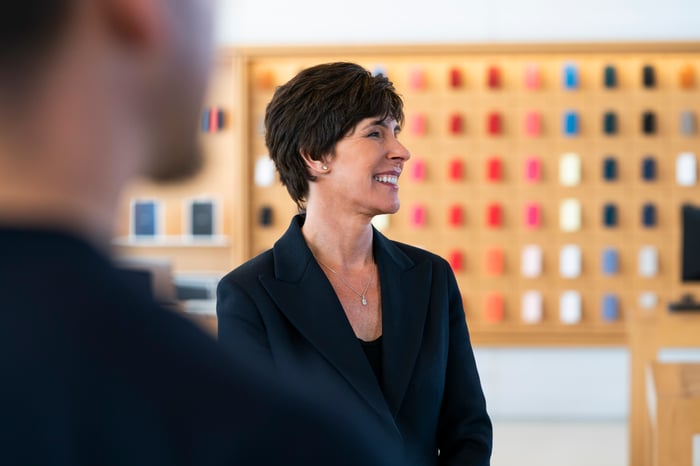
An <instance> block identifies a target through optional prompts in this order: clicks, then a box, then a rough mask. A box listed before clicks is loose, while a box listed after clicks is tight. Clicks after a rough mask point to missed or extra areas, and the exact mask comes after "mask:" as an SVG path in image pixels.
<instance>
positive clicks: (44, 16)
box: [0, 0, 76, 87]
mask: <svg viewBox="0 0 700 466" xmlns="http://www.w3.org/2000/svg"><path fill="white" fill-rule="evenodd" d="M75 3H76V0H21V1H18V2H9V3H8V6H7V7H5V8H3V12H2V14H1V15H0V81H1V82H2V84H11V85H19V86H24V87H27V86H28V83H27V81H31V80H32V75H33V74H36V73H37V69H36V68H37V67H38V66H41V64H42V63H43V62H44V60H45V59H46V58H47V56H48V55H49V54H50V52H51V50H52V47H54V46H55V44H56V42H58V40H59V38H60V37H61V34H62V33H63V32H64V29H65V28H66V26H67V25H68V22H69V18H70V14H71V13H72V10H73V8H74V7H75Z"/></svg>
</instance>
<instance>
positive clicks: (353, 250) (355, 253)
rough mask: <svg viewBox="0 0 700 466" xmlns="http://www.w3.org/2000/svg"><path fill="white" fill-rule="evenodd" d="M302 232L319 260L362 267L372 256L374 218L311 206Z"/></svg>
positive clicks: (342, 268) (353, 268)
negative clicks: (348, 214) (372, 224)
mask: <svg viewBox="0 0 700 466" xmlns="http://www.w3.org/2000/svg"><path fill="white" fill-rule="evenodd" d="M301 231H302V234H303V235H304V239H305V240H306V244H308V245H309V248H310V249H311V252H312V253H313V254H314V256H315V257H316V259H317V260H319V261H320V262H323V263H324V264H326V265H329V266H331V267H333V268H335V267H337V268H339V269H340V270H344V271H348V270H357V269H362V268H364V267H365V266H367V265H370V264H372V263H373V262H374V259H373V258H372V237H373V233H372V226H371V219H370V218H368V217H366V216H360V215H354V216H345V215H342V214H339V213H337V212H333V211H331V210H328V209H316V208H315V206H313V205H309V206H307V210H306V220H305V222H304V226H303V227H302V230H301Z"/></svg>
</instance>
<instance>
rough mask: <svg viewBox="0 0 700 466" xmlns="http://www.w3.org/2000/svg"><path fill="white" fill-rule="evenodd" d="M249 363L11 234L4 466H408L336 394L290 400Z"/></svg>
mask: <svg viewBox="0 0 700 466" xmlns="http://www.w3.org/2000/svg"><path fill="white" fill-rule="evenodd" d="M241 354H245V359H243V358H242V357H228V356H226V354H225V352H224V351H222V350H221V348H220V347H218V346H217V344H216V342H214V341H213V340H212V339H211V338H209V336H207V335H206V334H204V333H203V332H202V331H201V330H199V329H197V328H195V327H194V325H193V324H192V323H190V322H189V321H187V320H185V318H183V317H181V316H179V315H177V314H176V313H175V312H172V311H168V310H166V309H163V308H161V307H159V306H158V305H157V304H155V303H154V302H153V300H152V299H150V298H149V297H148V295H147V293H146V292H144V291H139V290H138V289H135V288H133V287H132V286H130V285H129V284H128V282H127V281H125V280H124V277H123V275H121V274H120V273H119V272H118V271H117V270H116V269H115V268H114V267H113V265H112V264H111V263H110V261H109V259H108V258H107V257H105V256H104V255H103V254H102V253H101V252H99V251H97V250H96V249H94V248H93V247H91V246H90V245H88V244H87V243H86V242H84V241H82V240H80V239H78V238H75V237H73V236H70V235H66V234H62V233H57V232H49V231H37V230H26V229H25V230H21V229H11V228H3V227H2V226H0V374H2V375H1V376H0V378H1V380H2V383H0V413H2V414H1V415H0V452H2V453H1V454H2V464H7V465H23V464H51V465H55V466H82V465H95V464H99V465H104V466H116V465H119V466H122V465H124V466H125V465H134V464H149V465H158V466H159V465H168V466H181V465H182V466H184V465H197V466H220V465H229V464H236V465H245V466H247V465H279V464H285V465H290V464H294V465H304V466H307V465H310V464H313V465H329V464H343V465H346V466H350V465H358V464H362V465H365V464H372V465H385V464H392V465H393V464H405V463H403V462H402V461H398V460H397V461H394V458H393V457H392V450H391V444H389V450H388V451H387V449H385V448H384V447H383V446H382V447H381V448H379V447H377V448H376V450H375V449H373V440H374V435H378V434H377V433H376V431H375V430H373V429H372V428H371V427H372V426H371V425H370V426H369V427H370V428H369V431H370V432H367V433H365V431H366V430H368V426H367V425H366V423H364V422H363V418H358V416H359V415H358V414H355V413H356V412H357V411H359V410H358V409H356V408H355V407H353V406H351V405H347V404H346V403H344V402H343V401H342V400H340V401H339V400H338V398H337V395H333V396H332V397H329V396H328V395H326V397H325V398H324V397H323V393H325V394H330V393H333V391H332V389H331V387H326V386H322V387H321V389H322V392H321V394H317V395H315V398H314V399H311V397H310V396H306V395H304V393H305V392H304V390H303V389H302V387H301V386H300V385H299V384H297V383H296V382H295V383H292V384H291V385H292V392H291V394H290V391H289V390H290V387H289V385H290V382H293V380H292V379H289V378H285V379H284V381H280V380H279V377H280V375H276V376H275V377H274V378H273V377H272V376H270V375H269V372H270V371H269V369H266V368H267V366H264V361H262V360H261V359H259V358H256V357H255V356H254V355H253V354H251V353H241ZM262 370H267V372H268V373H267V374H265V373H262ZM317 383H319V384H321V382H317ZM328 413H333V414H332V417H331V418H329V415H328ZM338 416H341V417H342V420H341V419H340V418H338ZM338 426H341V427H338ZM348 434H350V435H349V438H346V437H348ZM290 460H291V461H290Z"/></svg>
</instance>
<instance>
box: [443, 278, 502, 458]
mask: <svg viewBox="0 0 700 466" xmlns="http://www.w3.org/2000/svg"><path fill="white" fill-rule="evenodd" d="M446 268H447V281H448V286H447V288H448V295H449V339H450V340H449V349H448V356H447V373H446V380H445V392H444V398H443V403H442V407H441V412H440V420H439V424H438V448H439V449H440V457H439V462H438V464H439V465H440V466H458V465H459V466H464V465H469V466H488V465H489V464H490V458H491V446H492V440H493V435H492V427H491V419H490V418H489V415H488V413H487V412H486V400H485V399H484V394H483V391H482V389H481V381H480V379H479V373H478V372H477V368H476V362H475V360H474V353H473V351H472V346H471V342H470V341H469V332H468V330H467V324H466V320H465V316H464V308H463V305H462V296H461V294H460V292H459V288H458V287H457V281H456V280H455V277H454V274H453V273H452V270H451V269H450V268H449V266H447V265H446Z"/></svg>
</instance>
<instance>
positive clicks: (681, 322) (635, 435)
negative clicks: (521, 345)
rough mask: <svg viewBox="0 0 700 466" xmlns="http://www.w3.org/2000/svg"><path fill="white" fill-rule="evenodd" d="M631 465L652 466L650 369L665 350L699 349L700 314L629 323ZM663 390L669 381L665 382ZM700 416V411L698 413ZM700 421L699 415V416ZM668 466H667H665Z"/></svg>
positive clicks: (661, 315) (638, 319)
mask: <svg viewBox="0 0 700 466" xmlns="http://www.w3.org/2000/svg"><path fill="white" fill-rule="evenodd" d="M629 340H630V365H631V367H630V377H631V381H630V382H631V383H630V387H631V396H630V402H631V405H630V419H629V426H630V465H631V466H650V465H652V464H653V463H652V457H653V456H652V431H651V424H650V421H649V416H648V409H647V408H648V404H647V402H648V398H649V395H650V393H649V390H648V383H647V372H648V368H649V367H650V366H651V365H652V364H654V362H655V361H656V360H657V357H658V354H659V351H660V350H662V349H664V348H695V349H697V348H700V314H697V313H696V314H690V313H679V314H668V313H659V314H657V315H646V314H644V313H639V314H637V315H635V318H634V319H633V320H632V321H631V322H630V328H629ZM662 383H663V384H665V385H663V387H664V389H666V387H668V385H667V384H668V383H669V382H667V381H664V382H662ZM699 412H700V411H699ZM697 417H698V418H700V415H698V416H697ZM664 466H665V465H664Z"/></svg>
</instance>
